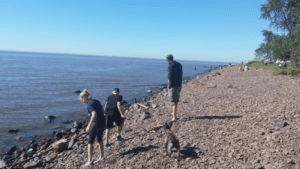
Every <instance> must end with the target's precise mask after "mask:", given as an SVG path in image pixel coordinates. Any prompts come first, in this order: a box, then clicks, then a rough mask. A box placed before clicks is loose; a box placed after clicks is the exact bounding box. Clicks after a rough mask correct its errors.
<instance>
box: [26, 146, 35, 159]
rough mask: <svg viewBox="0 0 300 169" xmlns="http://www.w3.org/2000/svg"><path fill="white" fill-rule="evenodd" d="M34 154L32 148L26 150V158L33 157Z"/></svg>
mask: <svg viewBox="0 0 300 169" xmlns="http://www.w3.org/2000/svg"><path fill="white" fill-rule="evenodd" d="M34 152H35V151H34V149H33V148H30V149H28V150H27V156H29V157H31V156H33V154H34Z"/></svg>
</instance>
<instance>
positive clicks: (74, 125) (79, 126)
mask: <svg viewBox="0 0 300 169" xmlns="http://www.w3.org/2000/svg"><path fill="white" fill-rule="evenodd" d="M73 128H76V129H81V128H82V123H81V122H78V121H75V122H74V123H73Z"/></svg>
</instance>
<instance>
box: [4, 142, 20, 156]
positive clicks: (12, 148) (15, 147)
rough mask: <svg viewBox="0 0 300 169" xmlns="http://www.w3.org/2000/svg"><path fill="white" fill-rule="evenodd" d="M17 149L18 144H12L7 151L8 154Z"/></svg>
mask: <svg viewBox="0 0 300 169" xmlns="http://www.w3.org/2000/svg"><path fill="white" fill-rule="evenodd" d="M16 150H17V146H16V145H15V144H12V145H11V146H9V150H8V151H7V152H6V154H7V155H12V154H13V153H14V152H15V151H16Z"/></svg>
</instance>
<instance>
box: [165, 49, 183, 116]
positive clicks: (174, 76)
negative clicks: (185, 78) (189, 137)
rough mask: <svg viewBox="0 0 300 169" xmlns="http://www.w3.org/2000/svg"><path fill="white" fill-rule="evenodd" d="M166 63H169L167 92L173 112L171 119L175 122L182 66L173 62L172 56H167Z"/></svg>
mask: <svg viewBox="0 0 300 169" xmlns="http://www.w3.org/2000/svg"><path fill="white" fill-rule="evenodd" d="M167 61H168V62H169V72H168V79H169V80H168V92H169V96H170V100H171V107H172V110H173V119H172V121H173V122H174V121H176V120H177V118H176V112H177V104H178V101H179V97H180V91H181V86H182V66H181V64H180V63H178V62H176V61H174V60H173V55H171V54H169V55H167Z"/></svg>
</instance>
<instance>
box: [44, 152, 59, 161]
mask: <svg viewBox="0 0 300 169" xmlns="http://www.w3.org/2000/svg"><path fill="white" fill-rule="evenodd" d="M55 157H56V153H52V154H50V155H47V156H46V159H45V160H46V161H47V162H49V161H51V160H53V159H54V158H55Z"/></svg>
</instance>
